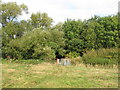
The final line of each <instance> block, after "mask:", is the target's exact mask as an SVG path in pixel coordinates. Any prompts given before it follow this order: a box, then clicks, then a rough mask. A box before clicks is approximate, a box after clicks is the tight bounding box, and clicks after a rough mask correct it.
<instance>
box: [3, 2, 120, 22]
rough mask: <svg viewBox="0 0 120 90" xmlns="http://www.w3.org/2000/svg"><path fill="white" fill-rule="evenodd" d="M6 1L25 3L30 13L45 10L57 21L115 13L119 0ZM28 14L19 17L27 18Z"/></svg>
mask: <svg viewBox="0 0 120 90" xmlns="http://www.w3.org/2000/svg"><path fill="white" fill-rule="evenodd" d="M8 1H15V2H17V3H18V4H22V3H24V4H26V5H27V6H28V8H29V12H30V14H31V13H36V12H38V11H39V12H42V13H43V12H46V13H47V14H48V16H50V17H51V18H53V20H54V21H55V22H56V23H57V22H62V21H65V20H66V19H67V18H71V19H82V20H83V19H88V18H90V17H91V16H94V15H101V16H104V15H111V14H115V13H117V11H118V1H119V0H100V1H99V0H4V2H8ZM30 14H29V15H23V16H22V17H21V18H24V19H27V18H28V17H30Z"/></svg>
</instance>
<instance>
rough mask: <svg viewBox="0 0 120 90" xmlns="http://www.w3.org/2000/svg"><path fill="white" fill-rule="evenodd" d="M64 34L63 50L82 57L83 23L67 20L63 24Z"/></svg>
mask: <svg viewBox="0 0 120 90" xmlns="http://www.w3.org/2000/svg"><path fill="white" fill-rule="evenodd" d="M63 31H64V33H65V50H66V51H67V53H70V52H76V53H79V55H82V51H83V48H84V36H82V35H83V34H82V33H83V22H82V21H80V20H78V21H75V20H69V19H68V20H67V21H66V22H65V23H64V24H63Z"/></svg>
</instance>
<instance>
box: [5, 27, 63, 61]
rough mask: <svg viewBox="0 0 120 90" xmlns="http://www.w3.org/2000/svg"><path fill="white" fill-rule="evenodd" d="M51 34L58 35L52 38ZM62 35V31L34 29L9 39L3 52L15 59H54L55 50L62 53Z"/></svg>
mask: <svg viewBox="0 0 120 90" xmlns="http://www.w3.org/2000/svg"><path fill="white" fill-rule="evenodd" d="M53 34H58V35H56V36H55V38H53ZM63 35H64V34H63V33H62V31H57V30H52V31H50V30H42V29H40V28H39V29H34V30H33V31H31V32H29V33H27V34H25V35H24V36H22V37H21V38H20V39H15V40H12V41H10V43H9V45H8V47H9V48H8V49H6V50H4V51H5V52H4V54H5V56H8V55H9V56H11V57H12V58H17V59H18V58H19V59H21V58H22V59H31V58H33V59H41V60H48V61H49V60H54V59H55V54H56V52H58V51H59V50H60V52H59V53H58V54H61V55H62V54H63V53H64V50H63V46H64V40H63ZM4 49H5V48H4Z"/></svg>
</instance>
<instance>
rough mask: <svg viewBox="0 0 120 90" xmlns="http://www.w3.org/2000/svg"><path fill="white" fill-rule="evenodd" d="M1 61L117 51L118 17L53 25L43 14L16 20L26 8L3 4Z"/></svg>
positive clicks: (50, 19) (96, 18)
mask: <svg viewBox="0 0 120 90" xmlns="http://www.w3.org/2000/svg"><path fill="white" fill-rule="evenodd" d="M1 12H2V22H1V24H2V57H3V58H7V57H10V58H13V59H40V60H48V61H49V60H54V59H55V58H56V57H58V58H61V57H78V56H82V55H83V54H84V53H85V52H86V51H88V50H93V49H95V50H96V49H100V48H114V47H118V40H119V38H118V29H117V27H118V14H116V15H110V16H107V17H100V16H94V17H92V18H91V19H88V20H84V21H81V20H72V19H67V20H66V21H65V22H64V23H58V24H56V25H53V24H52V23H53V19H52V18H50V17H49V16H48V15H47V14H46V13H40V12H38V13H32V15H31V17H30V19H28V20H21V21H20V20H18V16H20V15H22V12H25V13H26V14H27V13H28V8H27V6H26V5H24V4H22V5H17V3H15V2H9V3H2V11H1Z"/></svg>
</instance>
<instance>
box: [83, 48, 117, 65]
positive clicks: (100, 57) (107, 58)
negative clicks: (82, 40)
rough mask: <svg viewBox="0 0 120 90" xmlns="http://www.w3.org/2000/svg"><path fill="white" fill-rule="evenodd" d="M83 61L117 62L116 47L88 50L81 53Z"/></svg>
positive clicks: (98, 63)
mask: <svg viewBox="0 0 120 90" xmlns="http://www.w3.org/2000/svg"><path fill="white" fill-rule="evenodd" d="M83 62H84V63H85V64H90V65H113V64H116V65H117V64H118V49H117V48H111V49H99V50H92V51H88V52H87V53H86V54H84V55H83Z"/></svg>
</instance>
